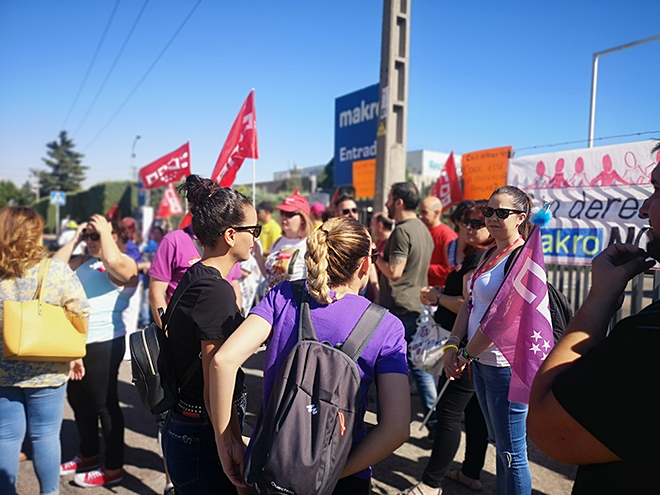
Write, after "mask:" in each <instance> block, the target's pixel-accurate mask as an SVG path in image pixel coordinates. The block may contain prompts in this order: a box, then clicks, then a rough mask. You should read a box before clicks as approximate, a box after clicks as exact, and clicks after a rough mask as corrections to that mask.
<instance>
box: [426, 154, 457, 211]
mask: <svg viewBox="0 0 660 495" xmlns="http://www.w3.org/2000/svg"><path fill="white" fill-rule="evenodd" d="M431 196H435V197H436V198H439V199H440V201H441V202H442V211H445V210H446V209H448V208H450V207H451V206H452V205H455V204H458V203H460V202H461V201H462V200H463V193H462V192H461V186H460V184H459V183H458V175H457V174H456V164H455V163H454V152H453V151H452V152H451V153H450V154H449V158H447V161H446V162H445V166H444V167H442V171H441V172H440V177H438V180H437V182H436V183H435V185H434V186H433V188H432V189H431Z"/></svg>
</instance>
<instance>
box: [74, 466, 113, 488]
mask: <svg viewBox="0 0 660 495" xmlns="http://www.w3.org/2000/svg"><path fill="white" fill-rule="evenodd" d="M123 479H124V470H123V469H122V470H121V471H119V472H118V473H117V474H115V475H112V476H110V475H108V474H107V473H106V472H105V468H101V469H95V470H94V471H89V472H88V473H81V474H76V477H75V478H74V479H73V481H74V483H75V484H76V485H78V486H84V487H86V488H87V487H90V486H109V485H115V484H117V483H119V482H120V481H121V480H123Z"/></svg>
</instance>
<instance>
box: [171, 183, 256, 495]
mask: <svg viewBox="0 0 660 495" xmlns="http://www.w3.org/2000/svg"><path fill="white" fill-rule="evenodd" d="M179 189H180V190H184V191H186V192H187V198H188V201H189V202H190V204H191V208H190V210H191V213H192V227H193V231H194V233H195V235H196V236H197V238H198V240H199V242H200V243H201V244H202V246H203V248H204V252H203V255H202V259H201V260H200V261H199V262H197V263H196V264H194V265H193V266H191V267H190V268H189V269H188V271H187V272H186V273H185V275H184V276H183V278H182V279H181V282H179V285H178V287H177V289H176V291H175V292H174V294H173V295H172V300H173V301H176V300H177V298H179V295H180V294H182V295H181V297H180V299H179V302H178V304H177V306H176V308H175V309H174V312H173V313H172V314H169V313H168V314H166V315H165V317H164V323H165V324H166V325H167V326H166V328H167V333H168V337H169V341H170V343H171V346H170V347H171V350H172V353H171V354H172V358H173V359H172V366H173V369H174V371H175V374H176V377H177V379H181V377H182V376H183V375H184V374H185V373H186V371H187V370H188V369H189V368H190V367H191V365H193V364H194V363H196V362H197V363H199V366H198V368H197V370H196V371H195V374H194V375H193V377H192V379H191V380H190V382H189V383H188V384H187V385H186V386H185V387H183V388H182V390H181V391H180V394H179V403H178V404H177V406H175V407H174V408H173V409H172V410H170V411H169V412H168V414H167V418H166V420H165V424H164V425H163V452H164V454H165V461H166V463H167V470H168V471H169V474H170V477H171V479H172V483H173V484H174V487H175V491H176V493H177V495H185V494H187V493H190V494H195V495H200V494H203V493H223V494H224V493H236V489H235V487H234V485H232V483H231V482H230V481H229V480H228V479H227V477H226V475H225V474H224V472H223V471H222V466H221V465H220V460H219V458H218V454H217V448H216V445H215V435H214V432H213V427H212V423H211V419H210V418H209V416H208V413H207V407H206V404H207V400H208V397H209V393H208V379H207V377H208V370H209V364H210V362H211V360H212V358H213V355H214V354H215V352H216V351H217V350H218V349H219V348H220V346H221V345H222V343H223V342H224V341H225V340H226V339H227V337H229V336H230V335H231V334H232V333H233V332H234V330H235V329H236V328H237V327H238V325H240V323H241V322H242V321H243V318H242V316H241V312H240V309H239V308H238V306H236V296H235V294H234V291H233V289H232V286H231V285H230V284H229V283H228V282H227V281H226V280H225V279H224V277H225V276H226V275H227V274H228V273H229V271H230V270H231V268H232V267H233V266H234V264H235V263H237V262H239V261H245V260H247V259H248V257H249V256H250V252H251V250H252V246H253V244H254V240H255V238H257V237H259V234H260V232H261V226H259V225H258V224H257V214H256V211H255V209H254V207H253V206H252V203H251V202H250V200H248V199H247V198H246V197H245V196H244V195H242V194H241V193H239V192H237V191H235V190H233V189H228V188H224V187H220V186H219V185H218V184H216V183H215V182H213V181H212V180H209V179H202V178H200V177H198V176H196V175H191V176H189V177H188V179H187V180H186V182H185V184H183V185H181V186H180V187H179ZM239 381H240V382H241V383H239V384H237V387H236V389H237V390H238V391H239V392H240V391H241V390H242V388H243V385H242V379H239ZM232 430H233V431H234V432H235V435H236V437H237V438H238V439H239V441H240V439H241V435H240V428H239V425H238V418H237V415H236V410H235V409H234V414H233V417H232Z"/></svg>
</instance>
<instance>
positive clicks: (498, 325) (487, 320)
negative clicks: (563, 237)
mask: <svg viewBox="0 0 660 495" xmlns="http://www.w3.org/2000/svg"><path fill="white" fill-rule="evenodd" d="M479 327H480V328H481V331H482V332H483V333H484V335H486V337H488V338H489V339H490V340H492V341H493V342H494V343H495V345H496V346H497V348H498V349H499V350H500V352H501V353H502V354H503V355H504V357H505V358H506V359H507V361H509V364H511V370H512V373H511V384H510V385H509V400H510V401H512V402H522V403H524V404H529V392H530V389H531V388H532V382H533V381H534V377H535V376H536V372H537V371H538V370H539V368H540V367H541V363H542V362H543V361H544V360H545V358H546V357H547V355H548V354H550V350H551V349H552V348H553V347H554V344H555V341H554V337H553V333H552V321H551V317H550V301H549V299H548V285H547V279H546V272H545V263H544V260H543V245H542V244H541V230H540V228H539V227H538V226H535V227H534V230H532V233H531V234H530V236H529V238H528V239H527V242H526V243H525V245H524V246H523V247H522V249H521V251H520V254H519V255H518V258H517V259H516V261H515V262H514V263H513V266H512V267H511V271H509V273H508V274H507V276H506V278H505V279H504V282H502V286H501V287H500V289H499V291H498V292H497V294H496V295H495V298H494V299H493V302H492V303H490V307H489V308H488V309H487V310H486V313H485V314H484V316H483V318H482V319H481V322H480V323H479Z"/></svg>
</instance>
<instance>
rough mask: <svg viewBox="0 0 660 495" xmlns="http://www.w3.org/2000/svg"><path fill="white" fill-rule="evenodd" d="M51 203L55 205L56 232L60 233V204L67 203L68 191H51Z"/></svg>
mask: <svg viewBox="0 0 660 495" xmlns="http://www.w3.org/2000/svg"><path fill="white" fill-rule="evenodd" d="M50 204H51V205H55V233H56V234H57V235H60V206H64V205H65V204H66V193H65V192H64V191H51V192H50Z"/></svg>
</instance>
